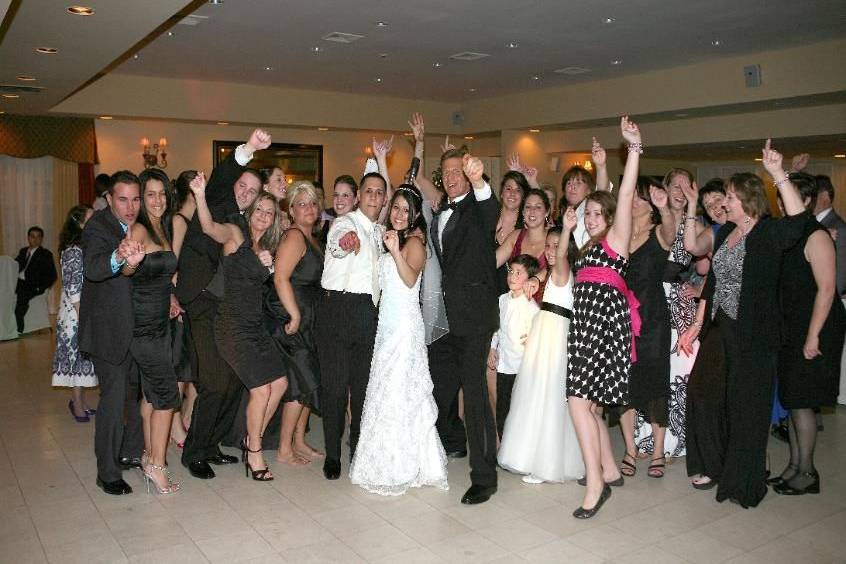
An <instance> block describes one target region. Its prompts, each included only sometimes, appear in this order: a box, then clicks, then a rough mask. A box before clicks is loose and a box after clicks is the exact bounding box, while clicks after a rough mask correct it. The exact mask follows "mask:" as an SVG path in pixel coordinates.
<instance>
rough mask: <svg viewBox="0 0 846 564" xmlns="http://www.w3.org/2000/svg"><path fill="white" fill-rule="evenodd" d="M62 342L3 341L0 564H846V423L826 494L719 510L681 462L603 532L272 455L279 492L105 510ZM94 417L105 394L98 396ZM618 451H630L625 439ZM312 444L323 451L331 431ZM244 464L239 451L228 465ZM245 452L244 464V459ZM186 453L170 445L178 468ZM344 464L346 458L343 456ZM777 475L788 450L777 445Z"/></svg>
mask: <svg viewBox="0 0 846 564" xmlns="http://www.w3.org/2000/svg"><path fill="white" fill-rule="evenodd" d="M52 339H53V336H52V335H51V334H49V333H41V334H37V335H32V336H28V337H26V338H24V339H20V340H18V341H13V342H5V343H0V413H3V417H2V418H0V561H3V562H6V561H8V562H15V563H19V562H20V563H25V562H38V563H42V562H62V563H66V562H85V563H92V562H109V563H113V562H162V563H168V562H176V563H193V562H253V563H257V564H258V563H265V564H270V563H278V562H343V563H350V562H374V563H376V562H379V563H389V562H390V563H394V562H401V563H418V562H419V563H423V562H426V563H428V562H502V563H511V562H565V561H566V562H579V563H592V562H596V563H603V562H605V563H614V562H620V563H625V564H634V563H637V562H648V563H651V564H658V563H663V562H690V563H695V564H698V563H703V564H704V563H709V564H710V563H712V562H749V563H780V562H802V563H803V564H804V563H817V562H819V563H825V562H844V561H846V534H844V531H846V439H844V436H846V434H845V433H844V431H846V409H844V408H843V407H840V408H838V409H837V410H835V411H834V412H830V413H827V414H826V415H825V416H824V423H825V430H824V431H823V432H822V433H820V436H819V443H818V445H817V463H818V467H819V470H820V474H821V475H822V491H823V493H822V494H821V495H818V496H803V497H782V496H778V495H776V494H774V493H772V492H770V493H769V494H768V495H767V497H766V498H765V499H764V501H763V502H762V503H761V504H760V506H759V507H757V508H756V509H752V510H744V509H742V508H740V507H738V506H736V505H734V504H730V503H723V504H720V503H717V502H716V501H715V500H714V492H713V491H711V492H698V491H695V490H693V489H691V488H690V486H689V485H688V478H687V476H686V472H685V466H684V460H683V459H682V460H675V461H673V463H672V464H669V465H668V467H667V474H666V476H665V478H664V479H662V480H654V479H650V478H648V477H646V475H645V469H646V464H645V463H643V462H641V463H640V464H639V465H638V470H639V472H638V475H637V476H635V477H634V478H627V479H626V485H625V486H624V487H622V488H615V489H614V493H613V496H612V498H611V499H610V500H609V502H608V504H607V505H606V507H605V508H603V510H602V511H601V512H600V513H599V515H597V516H596V517H595V518H593V519H590V520H586V521H582V520H578V519H574V518H573V517H572V515H571V513H572V511H573V509H575V508H576V507H577V506H578V505H579V504H580V503H581V497H582V495H583V492H584V490H583V489H582V488H580V487H579V486H578V485H576V484H574V483H568V484H538V485H527V484H524V483H522V482H521V481H520V479H519V477H518V476H514V475H511V474H508V473H507V472H504V471H500V473H499V480H500V483H499V491H498V492H497V494H496V495H495V496H494V497H493V498H492V499H491V501H490V502H488V503H485V504H482V505H478V506H465V505H461V503H460V502H459V500H460V498H461V495H462V494H463V492H464V490H465V489H466V488H467V486H468V485H469V476H468V464H467V459H460V460H452V461H450V466H449V478H450V490H449V491H446V492H445V491H441V490H435V489H421V490H414V491H411V492H409V493H408V494H407V495H405V496H401V497H391V498H384V497H380V496H376V495H372V494H369V493H367V492H364V491H363V490H361V489H360V488H358V487H356V486H353V485H352V484H350V482H349V480H348V479H347V477H346V473H347V472H348V470H349V466H348V464H346V463H345V464H344V466H343V476H342V478H341V479H340V480H338V481H333V482H329V481H326V480H325V479H324V478H323V475H322V472H321V465H320V463H319V462H317V463H313V464H311V465H308V466H306V467H299V468H294V467H290V466H285V465H282V464H279V463H276V462H275V460H274V459H273V453H267V458H268V461H269V462H270V464H271V467H272V468H273V472H274V474H275V476H276V480H275V481H273V482H270V483H265V484H261V483H257V482H253V481H252V480H248V479H246V478H245V477H244V474H243V468H242V467H241V466H239V465H232V466H227V467H216V468H215V471H216V472H217V474H218V476H217V478H215V479H214V480H208V481H203V480H195V479H193V478H191V477H190V475H189V474H188V472H187V471H186V470H185V469H184V468H182V466H181V465H179V464H174V466H172V468H171V470H172V472H173V473H174V475H175V476H176V477H177V479H179V480H182V481H183V489H182V491H180V492H178V493H177V494H175V495H171V496H157V495H148V494H146V493H144V486H143V481H142V479H141V476H140V474H139V473H138V472H137V471H129V472H125V473H124V478H125V479H126V481H127V482H128V483H129V484H130V485H131V486H132V487H133V488H134V489H135V493H133V494H132V495H129V496H118V497H113V496H108V495H105V494H104V493H103V492H102V491H100V490H99V489H98V488H97V487H96V485H95V484H94V480H95V478H96V474H97V466H96V461H95V459H94V452H93V432H94V425H93V423H86V424H80V423H76V422H74V421H73V420H72V419H71V417H70V415H69V414H68V412H67V401H68V397H69V396H68V392H67V390H60V389H52V388H51V387H50V362H51V359H52V351H53V343H52ZM90 400H91V403H92V404H93V403H96V395H95V394H91V396H90ZM612 437H613V440H614V443H615V447H616V448H617V450H618V451H619V452H622V445H621V441H620V437H619V433H617V432H616V431H614V432H613V433H612ZM310 440H311V441H313V443H314V444H315V445H321V444H322V438H321V426H320V419H318V418H313V419H312V431H311V435H310ZM229 452H233V451H231V450H230V451H229ZM233 453H234V452H233ZM178 457H179V451H178V450H177V449H176V447H175V446H173V445H171V447H170V458H171V460H178ZM344 458H345V460H348V457H347V453H346V452H345V453H344ZM770 459H771V461H772V464H773V468H774V470H776V471H778V470H780V468H781V467H782V465H783V464H784V463H785V461H786V459H787V449H786V447H785V445H784V444H782V443H779V442H777V441H772V442H771V444H770Z"/></svg>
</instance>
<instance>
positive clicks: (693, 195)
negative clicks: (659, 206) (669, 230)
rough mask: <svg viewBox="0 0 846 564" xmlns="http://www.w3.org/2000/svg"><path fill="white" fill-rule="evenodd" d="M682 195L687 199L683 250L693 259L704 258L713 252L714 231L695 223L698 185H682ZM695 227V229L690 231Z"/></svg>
mask: <svg viewBox="0 0 846 564" xmlns="http://www.w3.org/2000/svg"><path fill="white" fill-rule="evenodd" d="M681 189H682V193H683V194H684V197H685V198H686V199H687V216H686V217H685V221H686V222H687V225H685V226H684V250H686V251H687V252H689V253H690V254H692V255H693V256H695V257H704V256H705V255H707V254H708V253H710V252H711V251H713V250H714V231H713V230H712V229H710V228H709V227H708V226H703V225H701V224H700V223H699V222H698V221H696V204H697V202H698V201H699V185H698V184H696V181H695V180H694V181H693V182H691V183H690V186H688V185H687V184H686V183H682V186H681ZM690 227H696V229H690Z"/></svg>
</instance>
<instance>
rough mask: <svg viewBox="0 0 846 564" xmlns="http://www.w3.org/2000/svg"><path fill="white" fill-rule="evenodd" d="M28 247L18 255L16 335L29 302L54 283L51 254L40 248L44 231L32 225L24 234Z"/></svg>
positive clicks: (54, 272)
mask: <svg viewBox="0 0 846 564" xmlns="http://www.w3.org/2000/svg"><path fill="white" fill-rule="evenodd" d="M26 238H27V241H28V242H29V246H28V247H24V248H23V249H21V250H20V252H19V253H18V256H17V258H16V259H15V260H16V261H18V284H17V287H16V288H15V293H16V294H17V296H18V298H17V303H16V304H15V321H17V323H18V333H23V331H24V317H26V312H27V311H28V310H29V300H31V299H32V298H34V297H35V296H40V295H41V294H43V293H44V292H45V291H46V290H47V288H49V287H50V286H52V285H53V282H55V281H56V277H57V275H56V265H55V263H54V262H53V253H51V252H50V251H48V250H47V249H45V248H44V247H42V246H41V242H42V241H43V240H44V230H43V229H41V228H40V227H38V226H36V225H34V226H32V227H30V228H29V231H27V233H26Z"/></svg>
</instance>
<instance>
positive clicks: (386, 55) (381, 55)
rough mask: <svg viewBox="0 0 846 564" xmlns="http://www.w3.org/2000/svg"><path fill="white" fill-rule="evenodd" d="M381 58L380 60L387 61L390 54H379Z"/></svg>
mask: <svg viewBox="0 0 846 564" xmlns="http://www.w3.org/2000/svg"><path fill="white" fill-rule="evenodd" d="M379 58H380V59H387V58H388V54H387V53H379Z"/></svg>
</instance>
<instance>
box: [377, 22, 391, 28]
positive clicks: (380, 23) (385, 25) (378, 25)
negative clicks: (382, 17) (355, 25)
mask: <svg viewBox="0 0 846 564" xmlns="http://www.w3.org/2000/svg"><path fill="white" fill-rule="evenodd" d="M376 27H388V22H376Z"/></svg>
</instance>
